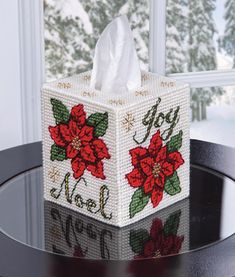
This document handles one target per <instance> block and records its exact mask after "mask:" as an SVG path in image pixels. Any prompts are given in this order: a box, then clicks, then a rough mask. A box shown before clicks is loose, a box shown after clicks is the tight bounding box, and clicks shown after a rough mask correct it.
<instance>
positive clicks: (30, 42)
mask: <svg viewBox="0 0 235 277" xmlns="http://www.w3.org/2000/svg"><path fill="white" fill-rule="evenodd" d="M146 1H150V2H149V4H150V15H149V17H150V20H149V27H150V30H149V69H150V71H151V72H154V73H157V74H160V75H165V61H166V57H165V56H166V55H165V54H166V51H165V45H166V2H167V0H161V1H159V0H146ZM18 11H19V40H20V41H19V48H20V80H21V109H22V132H23V143H29V142H33V141H38V140H40V139H41V131H40V130H41V128H40V126H41V107H40V106H41V104H40V103H41V86H42V84H43V82H44V80H45V66H44V64H45V63H44V12H43V1H42V0H34V1H32V0H18ZM168 76H169V77H171V78H174V79H176V80H179V81H182V82H186V83H189V84H190V85H191V87H193V88H201V87H215V86H221V87H223V86H229V85H235V70H216V71H201V72H188V73H177V74H169V75H168Z"/></svg>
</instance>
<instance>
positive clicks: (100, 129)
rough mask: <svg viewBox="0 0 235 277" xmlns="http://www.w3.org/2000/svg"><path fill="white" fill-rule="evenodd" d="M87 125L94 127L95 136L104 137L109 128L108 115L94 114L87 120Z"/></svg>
mask: <svg viewBox="0 0 235 277" xmlns="http://www.w3.org/2000/svg"><path fill="white" fill-rule="evenodd" d="M87 125H89V126H92V127H94V136H95V137H102V136H104V135H105V133H106V130H107V128H108V113H107V112H105V113H94V114H91V115H90V116H89V117H88V118H87Z"/></svg>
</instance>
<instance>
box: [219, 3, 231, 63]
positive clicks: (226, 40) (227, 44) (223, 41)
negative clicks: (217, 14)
mask: <svg viewBox="0 0 235 277" xmlns="http://www.w3.org/2000/svg"><path fill="white" fill-rule="evenodd" d="M224 18H225V20H226V26H225V34H224V36H223V37H222V38H220V40H219V45H220V47H222V48H223V49H224V50H225V51H226V52H227V54H228V55H230V56H231V57H232V58H233V66H234V67H235V1H234V0H226V2H225V16H224Z"/></svg>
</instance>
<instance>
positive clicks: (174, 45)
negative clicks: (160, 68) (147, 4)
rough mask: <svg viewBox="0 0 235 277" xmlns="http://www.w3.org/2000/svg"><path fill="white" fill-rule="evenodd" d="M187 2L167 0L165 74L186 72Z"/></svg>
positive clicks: (183, 0)
mask: <svg viewBox="0 0 235 277" xmlns="http://www.w3.org/2000/svg"><path fill="white" fill-rule="evenodd" d="M187 4H188V3H187V0H168V1H167V12H166V73H167V74H168V73H179V72H184V71H185V70H186V47H187V35H188V21H187V20H188V8H187Z"/></svg>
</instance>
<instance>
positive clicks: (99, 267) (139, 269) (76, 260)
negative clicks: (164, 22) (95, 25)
mask: <svg viewBox="0 0 235 277" xmlns="http://www.w3.org/2000/svg"><path fill="white" fill-rule="evenodd" d="M40 151H41V146H40V144H39V143H38V144H32V145H27V146H22V147H21V148H20V147H19V148H15V149H11V150H8V152H7V151H3V152H2V153H0V164H1V173H2V174H1V176H0V184H1V187H0V228H1V233H0V276H145V275H146V276H147V275H148V276H233V275H235V236H234V235H233V234H234V233H235V216H234V215H233V210H234V207H235V201H234V199H235V183H234V179H235V178H234V175H235V174H234V166H235V154H234V150H232V149H229V148H226V147H222V146H218V145H214V144H209V143H203V142H200V141H193V142H192V145H191V151H192V152H191V177H190V187H191V190H190V197H189V198H187V199H185V200H183V201H180V202H178V203H176V204H174V205H172V206H170V207H168V208H166V209H163V210H162V211H159V212H157V213H156V214H154V215H152V216H149V217H147V218H146V219H143V220H141V221H139V222H137V223H135V224H132V225H129V226H126V227H124V228H115V227H113V226H110V225H106V224H103V223H100V222H98V221H96V220H93V219H91V218H89V217H85V216H83V215H81V214H79V213H77V212H74V211H71V210H69V209H67V208H64V207H61V206H59V205H57V204H54V203H51V202H48V201H44V200H43V178H42V168H41V152H40ZM6 152H7V153H6ZM1 154H2V155H1ZM7 154H8V155H7ZM20 156H21V158H20ZM17 159H18V161H17ZM30 161H31V162H30ZM14 162H15V166H14ZM9 165H11V166H9ZM3 168H4V169H5V170H3ZM163 256H165V257H163ZM15 274H17V275H15Z"/></svg>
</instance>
